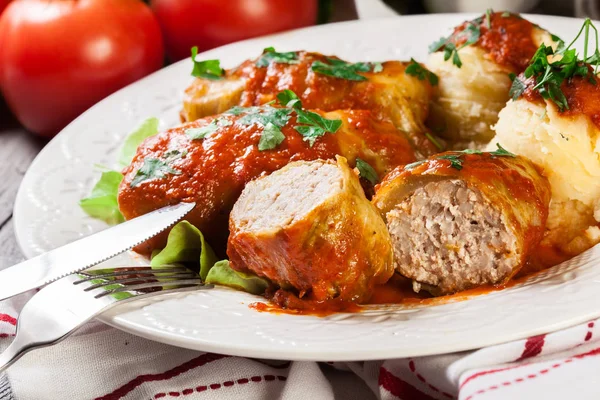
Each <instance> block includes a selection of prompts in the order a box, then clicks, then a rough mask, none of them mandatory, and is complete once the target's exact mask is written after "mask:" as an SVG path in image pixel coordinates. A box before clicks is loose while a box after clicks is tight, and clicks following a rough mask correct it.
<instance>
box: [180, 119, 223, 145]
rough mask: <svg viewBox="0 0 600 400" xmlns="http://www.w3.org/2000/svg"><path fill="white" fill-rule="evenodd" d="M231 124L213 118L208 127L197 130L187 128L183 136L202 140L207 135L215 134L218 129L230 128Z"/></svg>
mask: <svg viewBox="0 0 600 400" xmlns="http://www.w3.org/2000/svg"><path fill="white" fill-rule="evenodd" d="M232 124H233V122H231V121H229V120H228V119H224V118H215V119H213V120H212V122H211V123H210V124H208V125H204V126H201V127H199V128H189V129H186V130H185V134H186V135H187V136H188V137H189V138H190V139H192V140H198V139H204V138H205V137H206V136H207V135H210V134H213V133H215V132H216V131H217V130H218V129H219V128H221V127H224V126H231V125H232Z"/></svg>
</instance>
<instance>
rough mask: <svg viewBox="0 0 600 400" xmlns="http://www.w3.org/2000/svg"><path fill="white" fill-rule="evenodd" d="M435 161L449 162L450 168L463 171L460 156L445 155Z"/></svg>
mask: <svg viewBox="0 0 600 400" xmlns="http://www.w3.org/2000/svg"><path fill="white" fill-rule="evenodd" d="M437 159H438V160H448V161H450V166H451V167H452V168H454V169H457V170H459V171H460V170H461V169H463V166H462V160H461V159H460V155H458V154H446V155H443V156H438V157H437Z"/></svg>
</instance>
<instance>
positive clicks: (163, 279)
mask: <svg viewBox="0 0 600 400" xmlns="http://www.w3.org/2000/svg"><path fill="white" fill-rule="evenodd" d="M183 278H187V279H197V278H198V275H197V274H196V273H194V272H191V271H189V272H187V273H181V274H172V275H165V276H151V275H150V276H136V277H131V278H121V279H107V280H104V281H102V282H99V283H95V284H93V285H91V286H88V287H86V288H85V289H83V291H84V292H89V291H90V290H94V289H98V288H100V287H104V286H109V285H115V284H117V285H120V284H127V286H128V287H130V286H131V285H130V284H131V283H134V282H140V283H144V282H148V281H149V279H155V281H154V282H165V283H166V282H172V281H173V280H174V279H183Z"/></svg>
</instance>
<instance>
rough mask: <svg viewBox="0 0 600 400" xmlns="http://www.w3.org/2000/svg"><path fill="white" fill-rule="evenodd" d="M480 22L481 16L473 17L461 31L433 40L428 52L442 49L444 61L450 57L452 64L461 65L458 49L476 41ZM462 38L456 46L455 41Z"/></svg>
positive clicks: (478, 36) (479, 31)
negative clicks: (461, 41) (461, 42)
mask: <svg viewBox="0 0 600 400" xmlns="http://www.w3.org/2000/svg"><path fill="white" fill-rule="evenodd" d="M486 15H487V14H486ZM488 21H489V19H488ZM482 22H483V17H479V18H475V19H474V20H472V21H469V22H467V23H466V26H465V28H464V29H463V30H462V31H459V32H454V33H453V34H451V35H450V36H448V37H442V38H440V39H439V40H438V41H436V42H433V43H432V44H431V45H429V52H430V53H435V52H436V51H440V50H443V51H444V61H448V60H449V59H450V58H452V64H454V65H456V66H457V67H458V68H460V67H462V61H461V60H460V56H459V55H458V50H460V49H462V48H464V47H466V46H469V45H471V44H474V43H477V41H478V40H479V38H480V37H481V23H482ZM490 26H491V23H490ZM462 39H466V40H465V42H464V43H463V44H461V45H459V46H456V44H455V42H458V41H460V40H462Z"/></svg>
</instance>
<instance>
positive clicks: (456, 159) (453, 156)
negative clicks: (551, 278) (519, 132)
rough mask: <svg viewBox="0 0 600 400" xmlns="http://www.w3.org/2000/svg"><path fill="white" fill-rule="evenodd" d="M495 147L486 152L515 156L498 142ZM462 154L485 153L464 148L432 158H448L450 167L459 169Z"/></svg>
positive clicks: (461, 165)
mask: <svg viewBox="0 0 600 400" xmlns="http://www.w3.org/2000/svg"><path fill="white" fill-rule="evenodd" d="M496 147H497V149H496V150H494V151H491V152H488V154H490V155H491V156H493V157H511V158H515V157H516V155H515V154H513V153H511V152H510V151H508V150H506V149H505V148H504V147H502V146H501V145H500V143H496ZM464 154H485V153H484V152H483V151H481V150H476V149H465V150H461V151H453V152H451V153H448V154H441V155H438V156H434V157H433V159H435V160H448V161H450V167H451V168H454V169H457V170H459V171H460V170H461V169H463V161H464V160H463V159H462V156H463V155H464ZM426 162H427V160H421V161H417V162H414V163H412V164H408V165H406V166H404V169H413V168H415V167H418V166H419V165H422V164H424V163H426Z"/></svg>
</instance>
